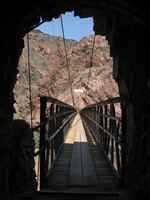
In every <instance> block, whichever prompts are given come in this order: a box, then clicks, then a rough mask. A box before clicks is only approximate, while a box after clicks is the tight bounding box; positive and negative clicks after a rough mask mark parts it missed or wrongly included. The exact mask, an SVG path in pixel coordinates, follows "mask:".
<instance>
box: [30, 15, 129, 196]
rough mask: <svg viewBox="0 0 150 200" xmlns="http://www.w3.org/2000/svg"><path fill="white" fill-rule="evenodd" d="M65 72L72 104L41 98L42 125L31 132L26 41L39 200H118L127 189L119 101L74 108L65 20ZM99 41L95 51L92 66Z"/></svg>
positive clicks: (115, 99) (111, 100) (117, 99)
mask: <svg viewBox="0 0 150 200" xmlns="http://www.w3.org/2000/svg"><path fill="white" fill-rule="evenodd" d="M60 19H61V26H62V34H63V41H64V49H65V57H66V70H67V73H68V79H69V86H70V92H71V97H72V104H73V106H71V105H68V104H66V103H64V102H62V101H59V100H58V99H55V98H52V97H40V104H41V106H40V124H39V125H38V126H36V127H32V106H31V83H30V57H29V37H28V38H27V40H28V66H29V92H30V108H31V127H32V131H33V132H34V131H36V130H39V131H40V147H39V150H38V151H37V152H36V153H35V155H34V156H35V157H37V158H38V162H37V165H38V166H36V169H38V170H37V182H38V190H39V193H40V194H45V193H46V194H48V193H50V194H54V193H55V194H60V193H62V194H79V195H81V194H82V195H83V194H84V195H91V194H92V195H94V194H97V195H101V196H104V197H106V198H107V199H108V198H110V199H117V197H118V195H119V192H120V190H121V187H122V186H123V184H124V171H125V157H126V156H125V149H126V145H125V142H124V141H125V140H124V136H123V134H122V119H121V116H117V115H116V111H115V107H116V105H117V104H119V105H120V101H121V100H120V98H119V97H116V98H114V99H108V100H106V101H103V102H97V103H95V104H92V105H88V106H87V107H85V108H84V109H82V110H81V111H79V110H78V109H77V108H76V106H75V102H74V95H73V89H72V81H71V77H70V69H69V64H68V57H67V49H66V44H65V35H64V28H63V21H62V16H60ZM94 44H95V35H94V38H93V45H92V49H91V66H90V68H89V75H88V81H87V90H86V92H85V99H86V97H87V95H88V84H89V77H90V71H91V67H92V66H93V52H94Z"/></svg>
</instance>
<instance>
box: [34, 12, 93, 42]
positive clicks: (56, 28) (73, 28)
mask: <svg viewBox="0 0 150 200" xmlns="http://www.w3.org/2000/svg"><path fill="white" fill-rule="evenodd" d="M62 19H63V26H64V34H65V39H73V40H77V41H80V39H82V38H83V37H84V36H89V35H92V34H94V31H93V18H92V17H89V18H83V19H80V18H79V17H74V12H67V13H65V15H62ZM37 29H39V30H40V31H42V32H43V33H46V34H49V35H54V36H61V37H62V36H63V35H62V27H61V20H60V18H58V19H53V20H52V21H51V22H45V23H43V24H42V25H40V26H39V27H37Z"/></svg>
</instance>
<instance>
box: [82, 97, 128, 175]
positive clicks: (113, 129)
mask: <svg viewBox="0 0 150 200" xmlns="http://www.w3.org/2000/svg"><path fill="white" fill-rule="evenodd" d="M116 108H117V109H118V110H120V111H119V112H118V116H117V115H116ZM80 113H81V116H82V117H83V119H84V120H85V121H86V123H87V125H88V128H89V129H90V131H91V132H92V134H93V136H94V138H95V140H96V142H97V144H98V145H99V147H100V148H101V150H102V151H103V153H104V155H105V157H106V159H107V161H108V163H109V164H110V166H111V168H112V170H113V172H114V174H115V175H116V177H117V178H119V179H121V178H122V177H123V172H124V167H125V166H124V163H125V156H124V155H125V144H123V140H122V117H121V107H120V98H119V97H117V98H114V99H109V100H106V101H103V102H100V103H96V104H92V105H89V106H87V107H86V108H84V109H83V110H81V112H80Z"/></svg>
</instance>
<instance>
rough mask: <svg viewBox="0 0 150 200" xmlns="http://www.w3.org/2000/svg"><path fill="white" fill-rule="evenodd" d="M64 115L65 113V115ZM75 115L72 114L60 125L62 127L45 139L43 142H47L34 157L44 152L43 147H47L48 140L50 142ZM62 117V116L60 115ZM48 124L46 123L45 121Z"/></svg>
mask: <svg viewBox="0 0 150 200" xmlns="http://www.w3.org/2000/svg"><path fill="white" fill-rule="evenodd" d="M65 114H66V113H65ZM74 115H75V113H73V115H71V116H70V117H69V118H68V119H67V120H66V121H65V123H63V124H62V126H60V128H58V129H57V130H56V131H55V132H53V133H52V134H51V135H50V136H49V137H48V138H46V139H45V141H46V142H47V143H46V144H45V145H44V146H42V147H41V148H40V149H39V150H38V151H37V152H36V153H35V154H34V156H35V157H36V156H38V155H39V154H40V153H41V152H42V151H44V149H45V147H46V146H47V145H48V142H50V140H52V139H53V138H54V137H55V136H56V135H57V133H58V132H59V131H60V130H61V129H62V128H63V127H64V126H65V125H66V124H67V123H68V122H69V120H70V119H71V118H72V117H73V116H74ZM61 116H62V115H61ZM46 122H48V121H46Z"/></svg>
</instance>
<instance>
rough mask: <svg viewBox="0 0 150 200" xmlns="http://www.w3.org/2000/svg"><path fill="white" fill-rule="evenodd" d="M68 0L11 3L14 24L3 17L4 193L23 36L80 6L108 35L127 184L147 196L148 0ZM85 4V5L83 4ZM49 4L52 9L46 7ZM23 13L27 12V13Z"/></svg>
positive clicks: (137, 196)
mask: <svg viewBox="0 0 150 200" xmlns="http://www.w3.org/2000/svg"><path fill="white" fill-rule="evenodd" d="M64 2H65V3H64V4H63V5H62V2H61V3H60V4H59V5H57V6H55V5H54V4H53V5H52V4H51V5H50V3H48V4H46V3H45V2H43V3H37V5H36V6H35V4H34V2H33V3H31V4H30V8H27V6H25V7H22V6H21V7H20V10H19V12H18V10H17V11H16V8H17V9H18V6H19V5H18V6H17V7H16V8H14V9H12V8H13V6H12V8H11V9H10V7H7V9H6V10H8V12H7V13H8V17H10V16H11V17H12V18H13V19H14V21H13V22H14V23H12V24H10V23H8V18H5V17H2V19H3V24H4V27H5V29H4V32H3V33H2V35H3V36H4V41H3V42H2V44H1V45H2V49H3V51H2V52H3V55H4V57H3V56H2V66H3V67H2V72H3V73H1V86H2V85H4V87H1V96H2V98H1V101H2V103H1V105H2V106H1V113H2V116H1V121H2V122H1V128H2V134H1V144H2V145H1V155H2V159H1V166H2V167H1V168H2V170H1V171H2V179H3V180H4V181H1V185H0V187H1V188H5V189H4V190H3V191H2V193H1V196H5V197H8V195H9V183H8V174H10V173H9V172H10V169H9V165H8V163H9V161H10V146H9V145H8V143H9V144H11V137H10V136H11V134H12V129H13V126H12V119H13V112H14V109H13V104H14V96H13V93H12V90H13V87H14V84H15V81H16V74H17V65H18V59H19V56H20V55H21V51H22V48H23V40H22V38H23V36H24V34H25V33H27V32H29V31H30V30H31V29H33V28H35V27H36V26H37V25H38V24H39V21H40V17H39V16H42V20H45V21H46V20H51V16H56V15H58V14H60V13H63V12H66V11H67V10H69V11H71V10H76V9H78V11H77V12H78V14H79V15H80V16H81V17H84V16H92V15H93V16H94V30H95V32H96V34H97V33H98V34H99V33H100V34H101V35H106V38H107V39H108V41H109V43H110V46H111V47H110V49H111V51H110V54H111V56H112V57H113V60H114V62H113V63H114V66H113V77H114V78H115V79H116V80H117V82H118V84H119V93H120V96H121V98H122V112H123V122H124V124H123V132H124V142H125V143H126V144H127V150H126V156H127V163H126V171H125V183H126V187H127V189H128V191H129V195H130V198H132V199H144V198H145V199H146V198H147V197H149V181H148V177H149V170H148V169H149V168H148V167H149V159H148V158H149V89H150V86H149V77H150V74H149V69H148V67H147V65H148V63H149V61H148V52H147V51H146V47H147V45H149V43H150V41H149V19H150V18H149V13H148V11H147V8H148V6H147V3H146V1H144V3H141V2H140V1H138V2H136V3H131V2H130V3H129V2H128V1H123V4H122V2H120V1H108V2H107V3H104V2H103V1H101V2H97V1H92V3H91V2H86V1H84V2H81V3H78V4H74V3H73V2H72V1H70V2H69V3H68V1H64ZM4 7H6V6H4ZM85 7H86V9H84V8H85ZM51 8H54V10H53V9H51ZM87 8H88V9H87ZM89 8H90V9H89ZM91 8H92V9H91ZM93 8H94V14H93ZM95 8H96V10H97V8H100V10H97V11H96V10H95ZM49 9H50V10H51V13H49V12H48V10H49ZM25 10H26V11H25ZM12 11H13V12H12ZM14 11H16V12H14ZM32 11H33V13H32ZM14 13H15V14H16V13H18V16H20V17H18V16H17V17H16V15H15V14H14ZM23 13H26V14H25V15H24V16H23ZM95 13H96V15H95ZM145 14H146V15H145ZM6 24H7V25H8V24H9V26H7V25H6ZM6 26H7V27H6ZM11 34H12V35H11ZM14 44H15V45H14ZM6 66H7V67H6ZM141 96H142V97H143V98H141ZM6 136H7V138H10V140H9V141H6ZM143 155H144V156H143ZM143 194H144V195H143Z"/></svg>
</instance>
